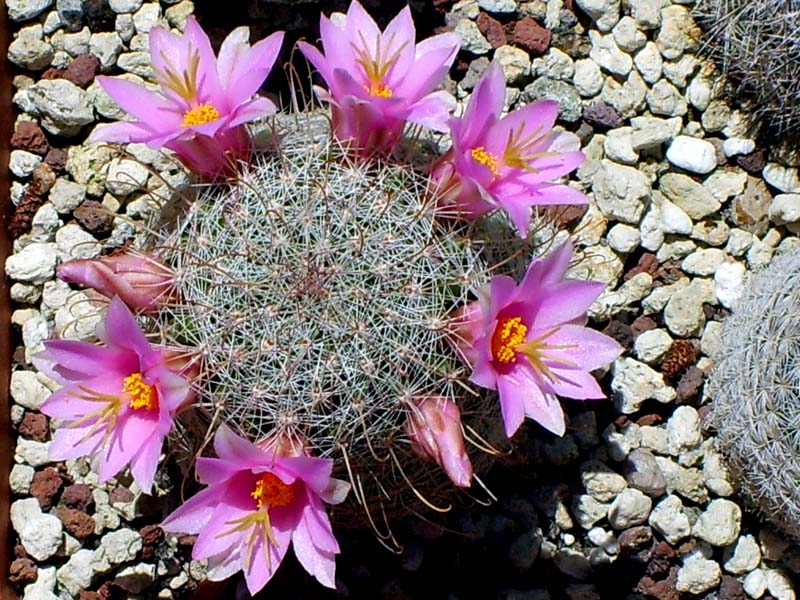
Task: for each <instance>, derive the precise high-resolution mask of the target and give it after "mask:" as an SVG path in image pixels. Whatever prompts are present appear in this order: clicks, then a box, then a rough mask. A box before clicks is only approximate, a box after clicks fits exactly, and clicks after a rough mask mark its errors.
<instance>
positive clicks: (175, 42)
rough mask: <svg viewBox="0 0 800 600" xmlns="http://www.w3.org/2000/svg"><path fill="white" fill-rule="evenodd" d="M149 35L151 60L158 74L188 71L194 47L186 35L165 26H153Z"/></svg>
mask: <svg viewBox="0 0 800 600" xmlns="http://www.w3.org/2000/svg"><path fill="white" fill-rule="evenodd" d="M149 37H150V39H149V45H150V60H151V62H152V63H153V64H152V66H153V70H154V71H156V73H157V75H158V74H159V72H160V73H164V74H166V73H167V72H169V71H173V72H176V73H185V72H186V71H187V69H188V68H189V62H188V59H189V57H190V53H191V50H192V48H191V45H190V44H189V40H188V38H187V37H186V36H182V35H177V34H175V33H172V32H171V31H169V30H167V29H164V28H163V27H153V29H151V30H150V35H149ZM159 79H160V77H159Z"/></svg>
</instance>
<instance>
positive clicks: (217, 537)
mask: <svg viewBox="0 0 800 600" xmlns="http://www.w3.org/2000/svg"><path fill="white" fill-rule="evenodd" d="M252 513H253V509H252V508H250V509H243V508H241V507H238V506H231V505H229V504H226V503H221V504H217V505H216V507H215V509H214V512H213V514H212V516H211V518H210V519H209V520H208V522H207V523H206V524H205V525H203V526H202V527H201V529H200V535H199V536H198V537H197V540H196V541H195V543H194V548H192V558H194V559H195V560H202V559H204V558H208V557H209V556H215V555H219V554H221V553H223V552H233V551H235V549H236V548H238V547H240V546H244V547H246V546H247V542H246V540H247V538H248V536H249V535H250V533H251V531H252V528H250V529H247V530H245V531H235V529H236V526H237V525H238V523H236V521H240V520H241V519H244V518H246V517H247V516H248V515H250V514H252Z"/></svg>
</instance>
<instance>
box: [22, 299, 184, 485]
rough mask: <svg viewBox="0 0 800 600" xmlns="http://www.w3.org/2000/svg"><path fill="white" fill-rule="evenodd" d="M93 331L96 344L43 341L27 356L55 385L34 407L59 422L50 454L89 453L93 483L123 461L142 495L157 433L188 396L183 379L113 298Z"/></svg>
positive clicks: (156, 450) (157, 448)
mask: <svg viewBox="0 0 800 600" xmlns="http://www.w3.org/2000/svg"><path fill="white" fill-rule="evenodd" d="M97 337H98V338H100V340H101V341H102V342H103V343H104V344H105V345H104V346H96V345H94V344H89V343H87V342H79V341H72V340H51V341H47V342H45V348H46V350H45V351H44V352H41V353H39V355H38V356H37V357H36V358H35V359H34V360H35V363H36V366H37V367H39V369H40V370H41V371H42V372H43V373H44V374H46V375H47V376H49V377H52V378H53V379H55V380H56V381H57V382H58V383H60V384H61V385H62V388H61V389H60V390H58V391H57V392H55V393H53V394H52V395H51V396H50V398H48V399H47V401H45V403H44V404H43V405H42V412H43V413H44V414H46V415H48V416H50V417H53V418H55V419H59V420H61V421H62V424H61V425H60V426H59V428H58V429H57V431H56V432H55V435H54V436H53V441H52V443H51V445H50V456H51V458H53V459H54V460H66V459H69V458H76V457H78V456H91V457H92V458H93V459H94V461H95V463H99V475H100V480H101V481H105V480H107V479H108V478H110V477H113V476H114V475H116V474H117V473H119V472H120V471H121V470H122V469H123V468H124V467H125V465H127V464H129V463H130V467H131V473H132V474H133V478H134V479H135V480H136V483H137V484H138V485H139V487H140V488H141V489H142V491H144V492H146V493H149V492H150V489H151V488H152V485H153V478H154V476H155V472H156V467H157V466H158V458H159V455H160V454H161V446H162V444H163V442H164V438H165V437H166V436H167V434H168V433H169V432H170V431H171V430H172V427H173V420H174V417H175V414H176V413H177V412H178V410H180V409H181V408H182V407H184V406H185V405H186V403H187V402H190V401H191V399H192V397H193V396H192V393H191V390H190V387H189V380H188V379H187V378H186V377H183V376H182V375H181V374H179V373H177V372H176V371H174V370H173V369H172V368H170V366H169V364H168V363H170V362H172V364H174V361H175V356H174V353H173V352H171V351H168V350H167V349H163V348H155V347H153V346H151V345H150V344H149V343H148V341H147V339H146V338H145V336H144V334H143V333H142V331H141V329H139V326H138V325H137V324H136V321H135V320H134V318H133V315H132V314H131V313H130V311H129V310H128V308H127V307H126V306H125V304H124V303H123V302H122V301H121V300H120V299H119V298H114V299H113V300H112V301H111V304H110V305H109V307H108V313H107V315H106V318H105V321H104V322H103V323H102V324H101V326H100V327H98V332H97ZM183 364H184V365H186V366H187V369H186V370H187V371H188V370H189V369H188V367H189V363H187V362H186V361H184V362H183Z"/></svg>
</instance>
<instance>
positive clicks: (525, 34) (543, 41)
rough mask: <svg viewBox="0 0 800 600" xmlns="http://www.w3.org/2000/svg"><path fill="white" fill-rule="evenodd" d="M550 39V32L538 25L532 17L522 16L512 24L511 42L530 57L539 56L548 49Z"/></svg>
mask: <svg viewBox="0 0 800 600" xmlns="http://www.w3.org/2000/svg"><path fill="white" fill-rule="evenodd" d="M551 37H552V35H551V33H550V31H549V30H548V29H545V28H544V27H542V26H541V25H539V23H537V22H536V21H535V20H534V19H533V17H529V16H524V17H522V18H521V19H520V20H519V21H517V22H516V23H515V24H514V35H513V39H512V40H511V42H512V44H513V45H514V46H518V47H519V48H522V49H523V50H525V51H526V52H528V53H529V54H531V55H532V56H541V55H542V54H544V53H545V52H547V48H549V47H550V39H551Z"/></svg>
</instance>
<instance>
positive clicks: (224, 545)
mask: <svg viewBox="0 0 800 600" xmlns="http://www.w3.org/2000/svg"><path fill="white" fill-rule="evenodd" d="M289 447H292V446H289ZM281 448H284V449H285V448H287V445H285V444H265V447H263V448H262V447H259V446H257V445H255V444H252V443H251V442H249V441H247V440H245V439H243V438H241V437H239V436H237V435H236V434H235V433H233V432H232V431H231V430H230V429H228V428H227V427H225V426H222V427H220V428H219V429H218V430H217V433H216V436H215V438H214V449H215V451H216V453H217V456H218V457H219V458H198V459H197V465H196V469H197V477H198V479H199V480H200V482H201V483H204V484H207V485H208V487H207V488H205V489H204V490H201V491H200V492H199V493H198V494H196V495H195V496H194V497H192V498H190V499H189V500H187V501H186V503H185V504H183V505H182V506H181V507H179V508H178V509H177V510H176V511H175V512H173V513H172V514H170V515H169V516H168V517H167V518H166V520H165V521H164V522H163V523H162V527H163V528H164V529H165V530H166V531H173V532H183V533H191V534H198V538H197V541H196V542H195V545H194V549H193V550H192V557H193V558H195V559H196V560H200V559H208V566H209V572H208V576H209V579H211V580H212V581H220V580H223V579H227V578H228V577H230V576H231V575H233V574H234V573H236V572H237V571H239V570H242V571H244V577H245V581H246V582H247V588H248V590H249V591H250V593H251V594H255V593H256V592H258V591H259V590H260V589H261V588H263V587H264V586H265V585H266V583H267V582H268V581H269V580H270V579H271V578H272V576H273V575H274V574H275V572H276V571H277V569H278V567H279V566H280V564H281V562H282V561H283V558H284V556H285V555H286V552H287V551H288V549H289V545H290V544H291V545H292V546H293V548H294V553H295V556H297V559H298V560H299V561H300V564H301V565H303V567H304V568H305V569H306V571H308V572H309V573H310V574H311V575H313V576H314V577H316V578H317V580H318V581H319V582H320V583H321V584H322V585H324V586H327V587H329V588H335V587H336V584H335V567H336V563H335V556H336V554H338V553H339V544H338V542H337V541H336V538H335V537H334V535H333V531H332V530H331V524H330V521H329V519H328V515H327V513H326V511H325V506H324V503H328V504H338V503H340V502H342V501H343V500H344V499H345V497H346V495H347V492H348V491H349V484H347V483H345V482H342V481H339V480H337V479H333V478H332V477H331V469H332V467H333V461H332V460H329V459H323V458H313V457H310V456H303V455H283V454H280V453H279V452H280V449H281ZM295 448H296V447H295Z"/></svg>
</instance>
